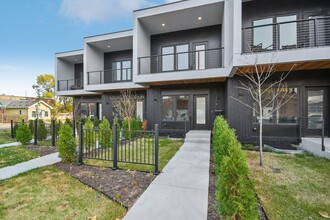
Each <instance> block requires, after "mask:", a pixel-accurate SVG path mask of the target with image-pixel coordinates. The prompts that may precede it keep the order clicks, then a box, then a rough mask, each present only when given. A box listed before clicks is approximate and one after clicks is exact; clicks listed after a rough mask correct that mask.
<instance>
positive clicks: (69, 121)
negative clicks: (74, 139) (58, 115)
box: [64, 118, 72, 127]
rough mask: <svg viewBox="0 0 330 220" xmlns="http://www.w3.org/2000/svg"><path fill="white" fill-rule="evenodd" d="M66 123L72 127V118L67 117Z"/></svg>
mask: <svg viewBox="0 0 330 220" xmlns="http://www.w3.org/2000/svg"><path fill="white" fill-rule="evenodd" d="M64 124H66V125H69V126H70V127H71V126H72V123H71V120H70V119H68V118H66V119H65V122H64Z"/></svg>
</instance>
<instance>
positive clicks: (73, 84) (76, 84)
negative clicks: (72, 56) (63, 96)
mask: <svg viewBox="0 0 330 220" xmlns="http://www.w3.org/2000/svg"><path fill="white" fill-rule="evenodd" d="M82 89H84V82H83V79H69V80H59V81H57V91H70V90H82Z"/></svg>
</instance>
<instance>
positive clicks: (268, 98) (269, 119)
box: [253, 88, 298, 124]
mask: <svg viewBox="0 0 330 220" xmlns="http://www.w3.org/2000/svg"><path fill="white" fill-rule="evenodd" d="M286 90H287V91H282V92H281V93H280V94H279V95H278V96H277V97H275V94H274V89H268V90H267V91H263V92H264V95H263V102H262V106H263V112H262V113H263V118H262V122H263V123H266V124H267V123H268V124H270V123H276V124H285V123H297V117H298V107H297V105H298V96H297V88H286ZM279 103H282V106H281V107H280V108H278V109H277V106H278V104H279ZM253 105H254V108H255V109H257V108H258V103H257V102H254V103H253ZM274 109H275V111H274ZM258 115H259V114H258V113H256V112H253V122H254V123H259V122H260V120H261V119H260V117H259V116H258Z"/></svg>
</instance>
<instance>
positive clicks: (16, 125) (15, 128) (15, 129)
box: [13, 122, 20, 137]
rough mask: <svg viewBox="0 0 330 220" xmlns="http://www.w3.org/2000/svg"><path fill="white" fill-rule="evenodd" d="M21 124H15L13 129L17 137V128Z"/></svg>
mask: <svg viewBox="0 0 330 220" xmlns="http://www.w3.org/2000/svg"><path fill="white" fill-rule="evenodd" d="M19 124H20V122H19V123H15V124H14V128H13V131H14V136H15V137H16V132H17V129H18V125H19Z"/></svg>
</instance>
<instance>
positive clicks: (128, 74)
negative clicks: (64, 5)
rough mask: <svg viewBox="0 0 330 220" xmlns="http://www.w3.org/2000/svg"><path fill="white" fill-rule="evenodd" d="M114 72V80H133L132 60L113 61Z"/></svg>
mask: <svg viewBox="0 0 330 220" xmlns="http://www.w3.org/2000/svg"><path fill="white" fill-rule="evenodd" d="M112 74H113V80H114V81H130V80H132V61H130V60H126V61H118V62H113V63H112Z"/></svg>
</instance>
